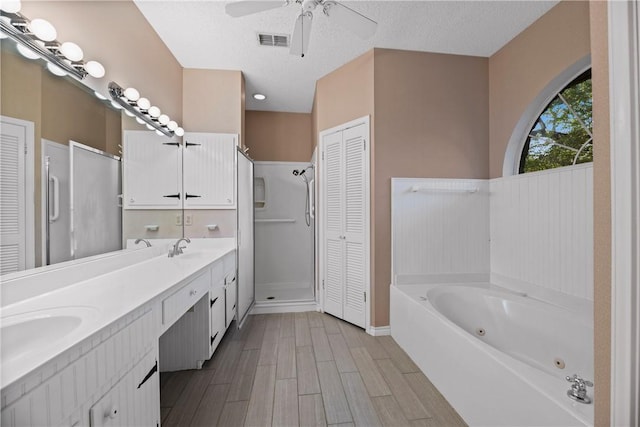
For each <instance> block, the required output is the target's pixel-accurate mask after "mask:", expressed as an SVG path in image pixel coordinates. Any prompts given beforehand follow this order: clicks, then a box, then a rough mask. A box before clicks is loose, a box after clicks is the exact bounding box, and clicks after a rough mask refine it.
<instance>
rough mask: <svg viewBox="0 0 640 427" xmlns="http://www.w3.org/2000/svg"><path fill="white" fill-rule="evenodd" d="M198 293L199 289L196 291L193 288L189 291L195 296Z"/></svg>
mask: <svg viewBox="0 0 640 427" xmlns="http://www.w3.org/2000/svg"><path fill="white" fill-rule="evenodd" d="M197 293H198V291H196V290H195V289H191V291H189V295H190V296H194V295H195V294H197Z"/></svg>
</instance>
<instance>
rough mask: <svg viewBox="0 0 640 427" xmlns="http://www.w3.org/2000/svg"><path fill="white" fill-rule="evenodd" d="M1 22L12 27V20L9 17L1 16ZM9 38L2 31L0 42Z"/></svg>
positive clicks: (0, 2)
mask: <svg viewBox="0 0 640 427" xmlns="http://www.w3.org/2000/svg"><path fill="white" fill-rule="evenodd" d="M1 4H2V1H0V5H1ZM0 20H2V21H4V22H5V23H7V24H8V25H11V18H9V17H8V16H0ZM7 37H9V36H7V35H6V34H5V33H3V32H2V31H0V40H2V39H6V38H7Z"/></svg>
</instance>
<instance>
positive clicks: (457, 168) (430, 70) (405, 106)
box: [372, 49, 489, 326]
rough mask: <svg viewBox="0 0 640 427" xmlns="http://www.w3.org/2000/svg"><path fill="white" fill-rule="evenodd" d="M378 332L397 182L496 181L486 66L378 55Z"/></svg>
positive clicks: (385, 300) (438, 57)
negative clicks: (393, 187)
mask: <svg viewBox="0 0 640 427" xmlns="http://www.w3.org/2000/svg"><path fill="white" fill-rule="evenodd" d="M374 64H375V66H374V84H375V117H376V121H375V161H374V163H373V165H374V167H373V170H374V176H373V188H374V204H373V206H372V207H373V210H374V217H375V223H374V228H373V230H374V231H373V240H374V241H375V252H374V263H375V270H374V272H375V276H374V277H375V281H374V287H375V299H374V304H375V305H374V310H373V311H374V312H375V317H373V319H374V323H373V324H374V326H384V325H388V324H389V284H390V283H391V177H438V178H488V176H489V167H488V157H489V156H488V153H489V125H488V122H489V121H488V105H489V85H488V81H489V76H488V60H487V59H486V58H479V57H470V56H458V55H444V54H436V53H422V52H409V51H399V50H386V49H376V50H375V59H374Z"/></svg>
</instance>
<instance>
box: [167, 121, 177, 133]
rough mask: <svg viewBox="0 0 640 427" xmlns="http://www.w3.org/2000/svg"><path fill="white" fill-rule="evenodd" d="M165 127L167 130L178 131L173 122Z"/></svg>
mask: <svg viewBox="0 0 640 427" xmlns="http://www.w3.org/2000/svg"><path fill="white" fill-rule="evenodd" d="M167 127H168V128H169V130H173V131H174V130H176V129H178V124H177V123H176V122H174V121H173V120H171V121H170V122H169V123H167Z"/></svg>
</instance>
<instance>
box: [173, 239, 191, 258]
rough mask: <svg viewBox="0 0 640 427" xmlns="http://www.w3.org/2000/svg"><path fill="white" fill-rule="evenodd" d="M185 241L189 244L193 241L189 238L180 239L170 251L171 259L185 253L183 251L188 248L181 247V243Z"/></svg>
mask: <svg viewBox="0 0 640 427" xmlns="http://www.w3.org/2000/svg"><path fill="white" fill-rule="evenodd" d="M183 240H184V241H185V242H187V243H191V240H189V238H187V237H181V238H179V239H178V241H177V242H176V243H175V244H174V245H173V246H172V247H171V249H169V258H173V257H174V256H176V255H180V254H181V253H183V252H182V250H183V249H184V248H186V246H180V242H182V241H183Z"/></svg>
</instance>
